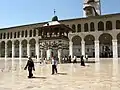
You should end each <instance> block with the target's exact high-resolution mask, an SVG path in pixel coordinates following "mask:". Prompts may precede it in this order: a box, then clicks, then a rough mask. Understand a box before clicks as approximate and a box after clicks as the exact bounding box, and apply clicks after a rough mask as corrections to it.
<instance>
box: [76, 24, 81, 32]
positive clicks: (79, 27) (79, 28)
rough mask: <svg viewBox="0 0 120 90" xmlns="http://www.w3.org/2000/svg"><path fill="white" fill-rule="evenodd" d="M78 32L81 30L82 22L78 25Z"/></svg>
mask: <svg viewBox="0 0 120 90" xmlns="http://www.w3.org/2000/svg"><path fill="white" fill-rule="evenodd" d="M77 32H81V24H78V25H77Z"/></svg>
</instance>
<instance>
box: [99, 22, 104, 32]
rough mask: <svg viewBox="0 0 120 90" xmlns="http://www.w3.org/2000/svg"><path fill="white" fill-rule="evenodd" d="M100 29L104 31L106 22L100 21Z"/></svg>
mask: <svg viewBox="0 0 120 90" xmlns="http://www.w3.org/2000/svg"><path fill="white" fill-rule="evenodd" d="M98 31H104V23H103V22H102V21H100V22H99V23H98Z"/></svg>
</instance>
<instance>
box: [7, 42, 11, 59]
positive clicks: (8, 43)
mask: <svg viewBox="0 0 120 90" xmlns="http://www.w3.org/2000/svg"><path fill="white" fill-rule="evenodd" d="M7 57H12V41H11V40H9V41H8V42H7Z"/></svg>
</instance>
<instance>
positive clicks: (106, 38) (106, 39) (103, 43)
mask: <svg viewBox="0 0 120 90" xmlns="http://www.w3.org/2000/svg"><path fill="white" fill-rule="evenodd" d="M112 39H113V37H112V35H110V34H108V33H103V34H101V35H100V37H99V41H100V42H99V43H100V57H104V58H109V57H112V56H113V50H112Z"/></svg>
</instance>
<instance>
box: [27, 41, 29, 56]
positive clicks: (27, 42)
mask: <svg viewBox="0 0 120 90" xmlns="http://www.w3.org/2000/svg"><path fill="white" fill-rule="evenodd" d="M27 56H30V44H29V41H27Z"/></svg>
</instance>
